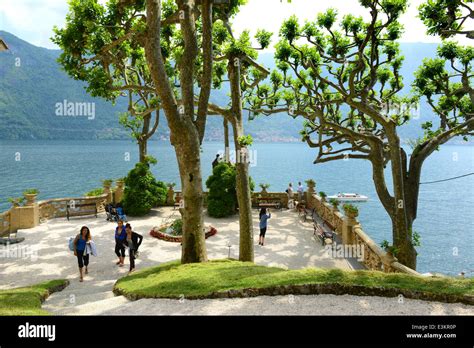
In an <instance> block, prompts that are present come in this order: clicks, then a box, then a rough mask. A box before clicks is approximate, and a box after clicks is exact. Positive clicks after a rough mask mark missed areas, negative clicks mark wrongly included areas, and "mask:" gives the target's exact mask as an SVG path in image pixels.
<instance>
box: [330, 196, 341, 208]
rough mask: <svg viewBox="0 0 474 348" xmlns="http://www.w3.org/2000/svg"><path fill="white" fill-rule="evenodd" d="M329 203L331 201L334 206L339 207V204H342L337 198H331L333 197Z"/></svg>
mask: <svg viewBox="0 0 474 348" xmlns="http://www.w3.org/2000/svg"><path fill="white" fill-rule="evenodd" d="M329 203H331V205H332V206H333V207H334V208H337V207H338V206H339V204H340V202H339V201H338V200H337V199H335V198H331V199H330V200H329Z"/></svg>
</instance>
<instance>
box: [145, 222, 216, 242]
mask: <svg viewBox="0 0 474 348" xmlns="http://www.w3.org/2000/svg"><path fill="white" fill-rule="evenodd" d="M169 226H171V224H166V225H161V226H160V227H153V228H152V230H151V231H150V236H152V237H154V238H157V239H161V240H164V241H166V242H172V243H182V241H183V237H182V236H173V235H171V234H168V233H165V232H163V231H161V230H163V229H166V228H167V227H169ZM215 234H217V230H216V229H215V228H214V227H212V226H210V228H209V231H207V232H206V233H205V237H206V239H207V238H209V237H212V236H214V235H215Z"/></svg>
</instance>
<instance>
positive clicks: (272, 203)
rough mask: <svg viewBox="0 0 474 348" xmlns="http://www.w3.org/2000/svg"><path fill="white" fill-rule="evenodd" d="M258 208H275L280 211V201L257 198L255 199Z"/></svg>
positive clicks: (269, 198)
mask: <svg viewBox="0 0 474 348" xmlns="http://www.w3.org/2000/svg"><path fill="white" fill-rule="evenodd" d="M257 205H258V208H275V209H280V210H281V209H282V207H283V205H282V204H281V199H280V198H276V197H259V198H257Z"/></svg>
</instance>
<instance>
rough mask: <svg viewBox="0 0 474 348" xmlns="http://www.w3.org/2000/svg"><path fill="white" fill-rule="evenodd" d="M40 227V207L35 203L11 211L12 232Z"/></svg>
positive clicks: (13, 208) (15, 207) (16, 207)
mask: <svg viewBox="0 0 474 348" xmlns="http://www.w3.org/2000/svg"><path fill="white" fill-rule="evenodd" d="M38 225H39V206H38V203H36V202H33V203H30V204H29V205H26V206H23V207H20V206H14V207H12V208H11V210H10V232H16V231H18V230H19V229H23V228H25V229H26V228H33V227H35V226H38Z"/></svg>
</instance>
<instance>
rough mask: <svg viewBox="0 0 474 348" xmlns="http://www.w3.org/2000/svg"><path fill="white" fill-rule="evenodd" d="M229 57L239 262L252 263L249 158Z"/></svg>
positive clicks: (234, 72)
mask: <svg viewBox="0 0 474 348" xmlns="http://www.w3.org/2000/svg"><path fill="white" fill-rule="evenodd" d="M236 62H238V60H235V59H234V57H231V59H230V60H229V64H228V70H229V79H230V88H231V97H232V116H233V118H234V120H233V122H232V127H233V131H234V143H235V152H236V154H235V162H236V164H235V167H236V173H237V177H236V181H237V183H236V184H237V187H236V189H237V201H238V202H239V228H240V241H239V260H240V261H249V262H253V260H254V252H253V221H252V196H251V192H250V180H249V158H248V149H247V148H246V147H243V146H241V145H240V143H239V137H240V136H243V135H244V125H243V116H242V99H241V90H240V64H239V63H237V64H236Z"/></svg>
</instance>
